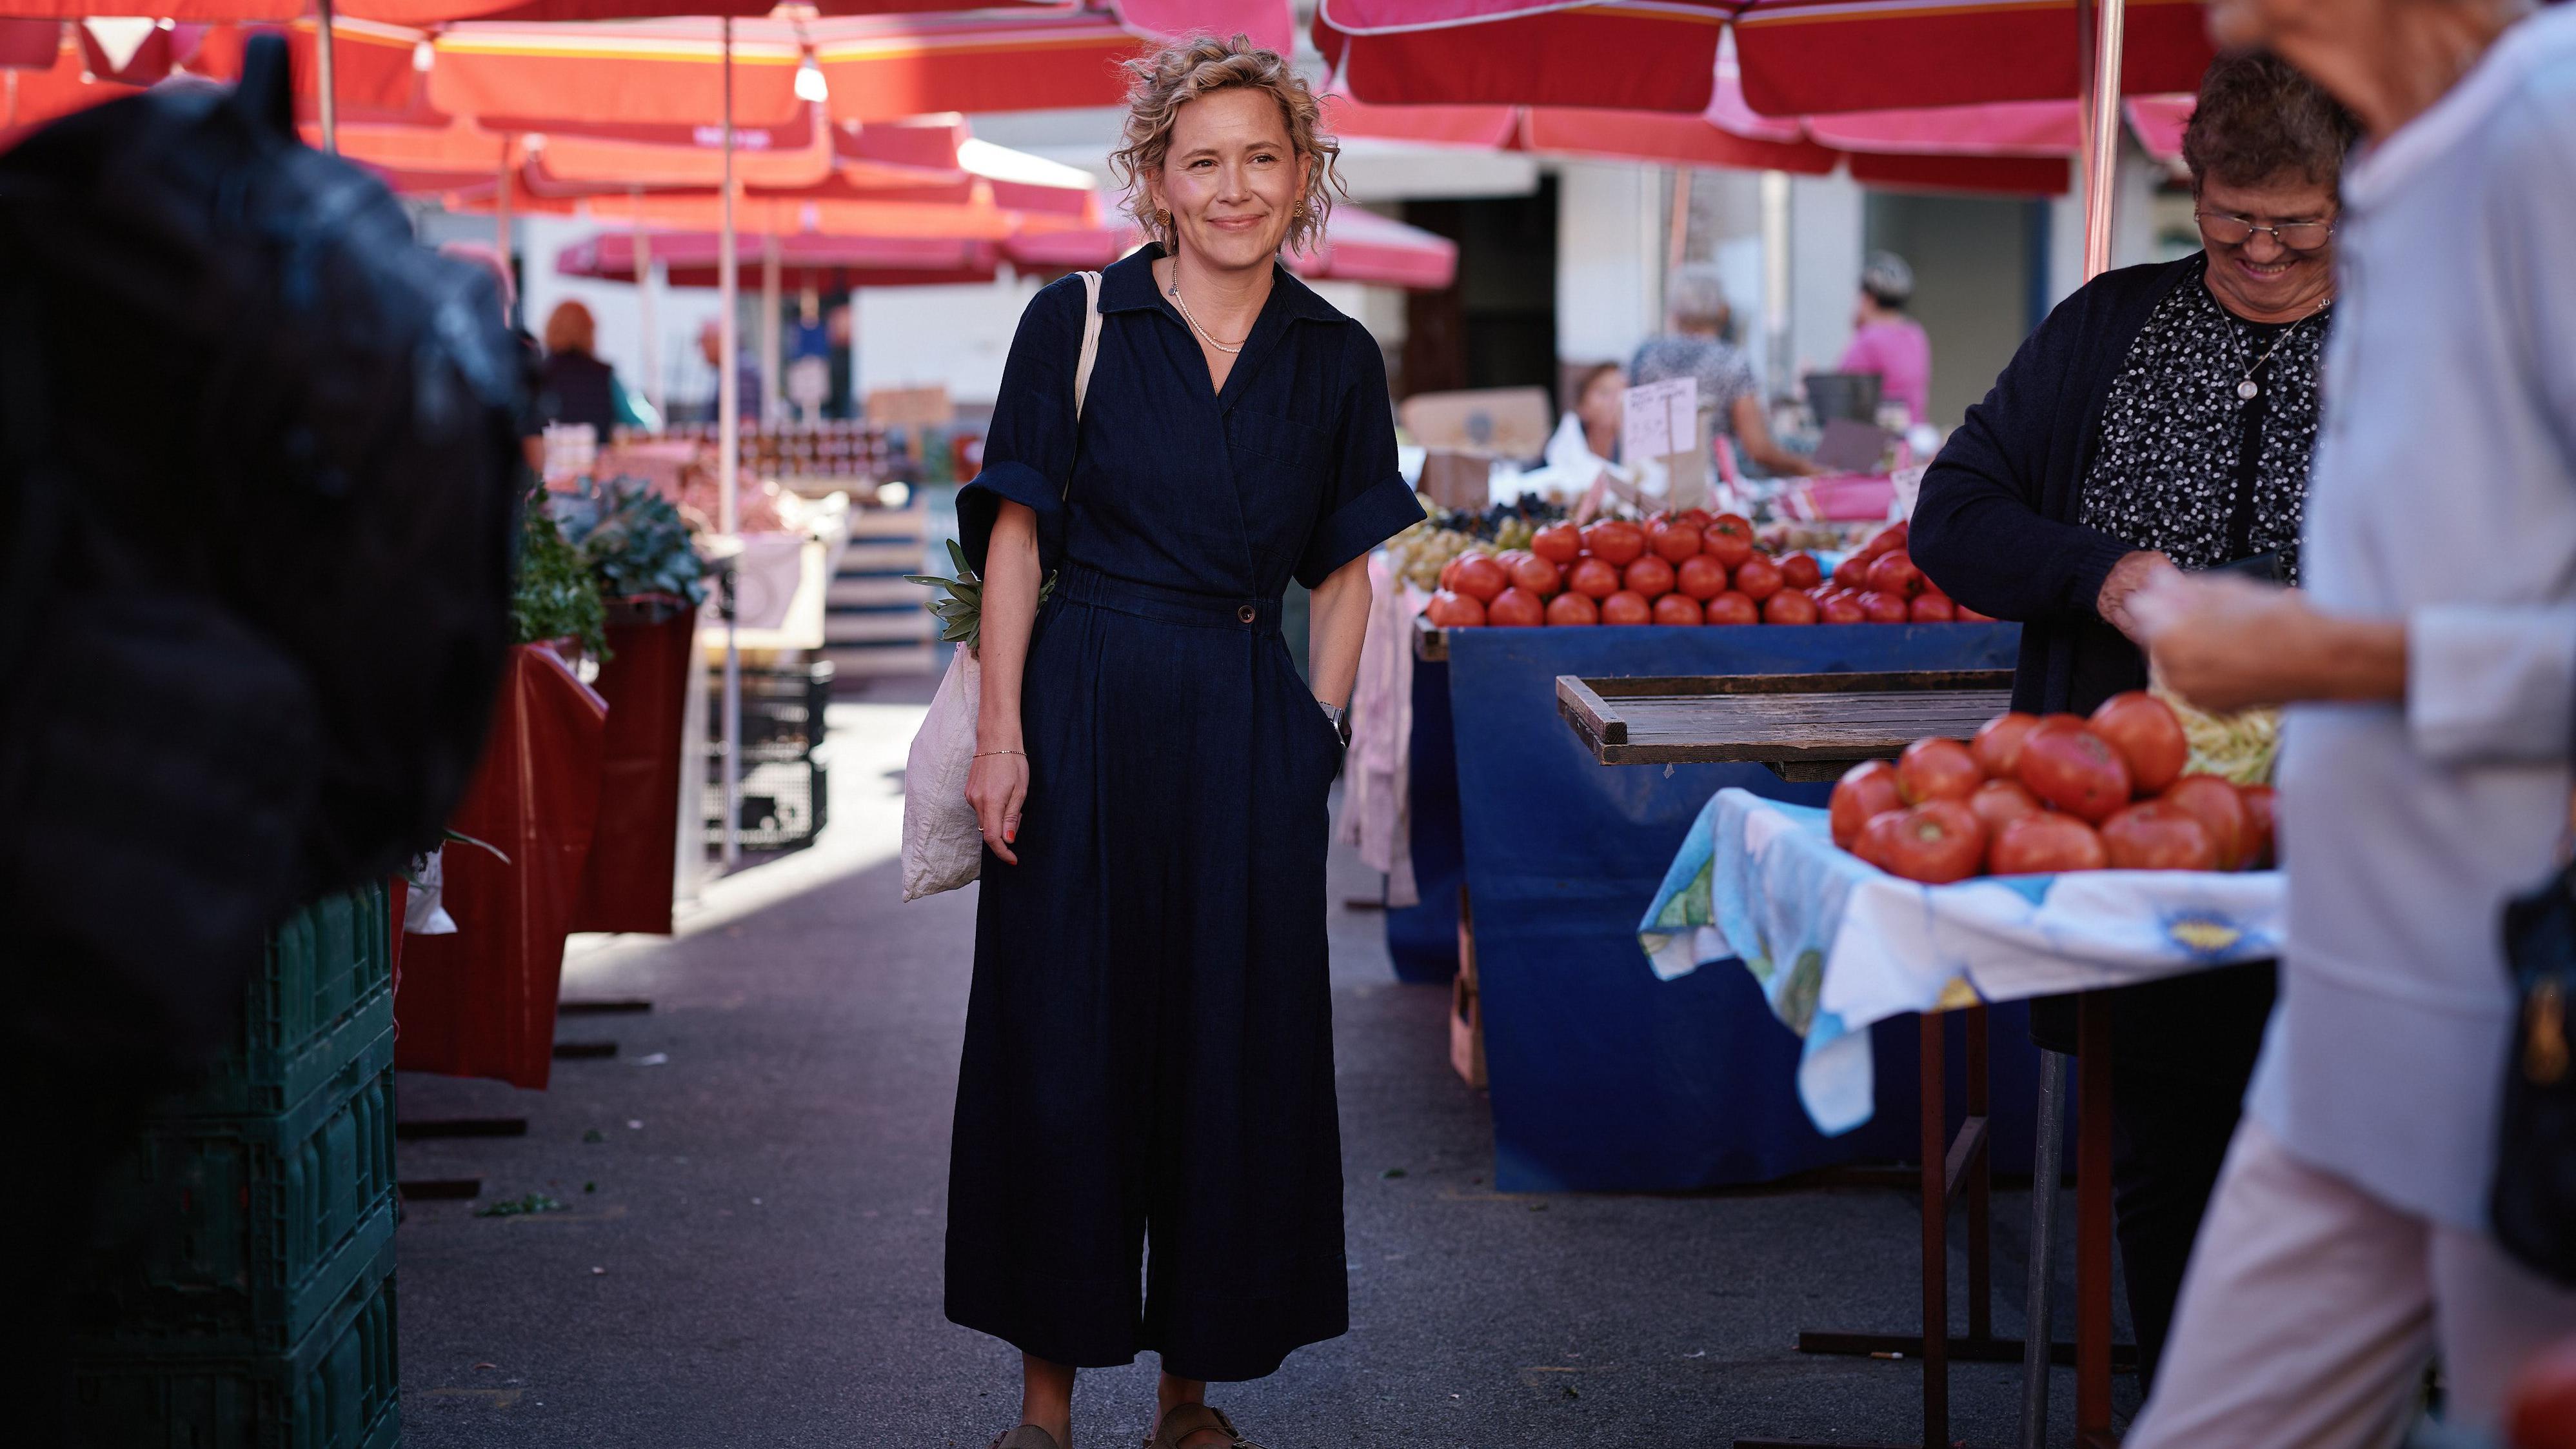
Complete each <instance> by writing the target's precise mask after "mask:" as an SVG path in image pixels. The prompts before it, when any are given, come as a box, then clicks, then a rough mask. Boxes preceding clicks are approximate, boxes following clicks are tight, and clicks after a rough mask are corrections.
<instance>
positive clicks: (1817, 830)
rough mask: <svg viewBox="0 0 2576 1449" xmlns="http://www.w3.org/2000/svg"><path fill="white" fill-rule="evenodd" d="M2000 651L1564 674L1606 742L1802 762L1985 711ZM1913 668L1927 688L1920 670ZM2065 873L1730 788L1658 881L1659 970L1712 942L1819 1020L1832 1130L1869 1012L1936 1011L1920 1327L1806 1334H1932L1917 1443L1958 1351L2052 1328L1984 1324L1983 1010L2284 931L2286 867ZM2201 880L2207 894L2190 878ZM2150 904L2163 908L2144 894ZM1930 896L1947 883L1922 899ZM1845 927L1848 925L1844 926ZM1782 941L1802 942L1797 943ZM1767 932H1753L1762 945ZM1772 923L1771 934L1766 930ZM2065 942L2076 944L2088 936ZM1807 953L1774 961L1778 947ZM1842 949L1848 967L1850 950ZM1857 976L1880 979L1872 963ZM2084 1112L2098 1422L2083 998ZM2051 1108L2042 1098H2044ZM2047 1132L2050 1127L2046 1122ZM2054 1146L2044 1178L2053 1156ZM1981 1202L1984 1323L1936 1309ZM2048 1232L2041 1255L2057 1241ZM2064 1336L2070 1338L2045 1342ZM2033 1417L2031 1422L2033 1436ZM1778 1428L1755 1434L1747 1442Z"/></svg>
mask: <svg viewBox="0 0 2576 1449" xmlns="http://www.w3.org/2000/svg"><path fill="white" fill-rule="evenodd" d="M1997 676H2001V678H2002V679H2006V680H2008V679H2009V674H2008V672H2004V671H1991V672H1984V671H1951V672H1946V673H1943V672H1923V671H1917V672H1914V673H1911V674H1882V675H1880V676H1877V677H1876V678H1871V677H1869V676H1863V675H1842V676H1823V677H1818V678H1813V679H1810V680H1807V681H1804V682H1803V684H1802V683H1801V682H1799V681H1796V680H1794V679H1792V678H1784V677H1783V676H1733V677H1730V676H1716V677H1707V678H1697V679H1636V678H1625V679H1622V678H1590V679H1586V678H1580V677H1576V676H1570V675H1569V676H1563V677H1561V678H1560V679H1559V680H1558V689H1557V695H1558V701H1559V709H1560V711H1561V713H1563V715H1564V716H1565V718H1566V720H1567V722H1568V724H1569V726H1570V727H1571V728H1572V730H1573V732H1574V733H1575V735H1576V736H1577V737H1578V738H1580V739H1581V740H1582V741H1583V743H1584V745H1585V747H1586V748H1587V749H1588V750H1589V751H1590V752H1591V753H1592V755H1593V758H1595V759H1596V760H1599V761H1601V762H1602V763H1604V764H1615V763H1667V764H1669V763H1676V762H1715V761H1726V762H1742V761H1746V760H1753V761H1757V762H1760V763H1763V764H1767V765H1770V766H1772V767H1773V768H1774V769H1775V770H1780V771H1782V772H1784V773H1785V772H1787V771H1791V770H1796V771H1802V772H1805V771H1825V770H1831V769H1835V768H1838V767H1839V766H1847V765H1848V764H1849V763H1850V762H1852V761H1856V760H1862V759H1880V758H1887V757H1889V756H1892V755H1894V754H1896V753H1897V752H1898V751H1899V750H1901V749H1902V748H1903V747H1904V745H1906V744H1908V743H1910V742H1912V741H1913V740H1915V739H1918V738H1921V737H1923V736H1925V735H1945V736H1952V737H1956V736H1959V735H1964V734H1966V733H1968V732H1969V731H1970V730H1971V729H1972V728H1973V727H1974V725H1976V724H1977V723H1981V722H1982V721H1983V720H1984V719H1986V718H1989V717H1991V715H1992V714H1994V713H1996V712H1999V710H2000V709H2001V708H2002V707H2003V700H2002V699H2001V698H2000V697H1998V696H1996V695H1995V694H1994V692H1993V690H1992V686H1993V685H1994V684H1995V683H1996V682H1998V681H1997ZM1909 686H1910V689H1909ZM2066 879H2071V880H2077V881H2080V884H2079V885H2076V886H2071V887H2067V888H2065V890H2064V891H2063V897H2062V898H2061V899H2059V900H2058V901H2057V902H2056V905H2055V906H2054V907H2052V906H2051V905H2050V904H2049V902H2050V898H2051V897H2052V896H2055V895H2059V893H2060V892H2059V885H2058V882H2059V880H2060V878H2056V877H2022V878H2017V879H2015V880H2013V881H2010V882H2004V881H1970V882H1963V883H1961V884H1959V885H1956V886H1944V887H1924V886H1917V885H1914V884H1912V883H1910V882H1904V881H1899V880H1896V879H1895V878H1893V877H1890V876H1887V875H1886V874H1885V873H1883V872H1880V871H1878V870H1877V869H1875V868H1874V867H1870V866H1867V865H1865V864H1862V863H1861V862H1859V861H1857V860H1855V859H1853V858H1852V857H1850V856H1848V855H1847V854H1845V853H1843V852H1841V851H1839V850H1836V849H1835V848H1834V847H1833V846H1832V844H1831V841H1830V839H1829V838H1828V836H1827V830H1826V825H1825V821H1824V818H1823V812H1821V811H1818V810H1815V809H1813V808H1810V807H1801V806H1795V805H1784V804H1781V803H1779V802H1775V801H1768V800H1761V799H1758V798H1756V797H1754V796H1753V795H1751V794H1749V793H1747V792H1744V791H1740V790H1724V791H1720V792H1719V793H1718V794H1717V796H1716V797H1715V798H1714V799H1712V800H1711V801H1710V802H1709V803H1708V805H1707V807H1706V808H1705V809H1704V810H1703V811H1702V813H1701V817H1700V820H1699V821H1698V823H1697V824H1696V825H1695V826H1694V828H1693V831H1692V834H1691V836H1690V838H1689V839H1688V840H1687V841H1686V842H1685V844H1684V846H1683V849H1682V851H1681V853H1680V856H1679V858H1677V859H1676V861H1675V862H1674V865H1673V869H1672V872H1671V873H1670V875H1669V876H1668V878H1667V880H1666V883H1665V887H1664V890H1663V891H1662V892H1660V893H1659V894H1658V897H1657V900H1656V903H1655V906H1654V908H1653V909H1651V910H1650V911H1649V912H1648V915H1647V920H1646V922H1645V924H1644V925H1643V926H1641V928H1640V933H1641V936H1642V937H1643V939H1644V940H1645V942H1646V944H1647V947H1648V950H1649V954H1650V957H1651V958H1652V959H1653V960H1654V961H1655V963H1656V974H1657V975H1658V976H1663V977H1666V978H1667V979H1669V978H1671V977H1674V976H1678V975H1681V974H1684V973H1686V972H1689V971H1691V970H1693V969H1695V968H1696V967H1697V966H1698V965H1701V964H1704V963H1706V962H1708V961H1714V960H1720V959H1725V958H1727V957H1730V956H1734V957H1739V958H1742V959H1744V960H1745V962H1746V965H1747V967H1748V969H1749V970H1751V971H1752V972H1753V974H1754V975H1755V976H1756V977H1757V978H1758V979H1761V980H1762V981H1763V983H1764V986H1765V994H1766V995H1768V996H1770V997H1771V999H1772V1001H1773V1005H1774V1009H1775V1011H1778V1012H1779V1013H1780V1014H1781V1016H1782V1019H1783V1020H1784V1021H1786V1022H1787V1023H1788V1024H1789V1025H1790V1026H1791V1028H1792V1029H1793V1030H1796V1031H1797V1032H1798V1033H1799V1035H1800V1036H1801V1037H1802V1038H1804V1039H1805V1043H1806V1045H1805V1050H1804V1053H1803V1055H1802V1060H1801V1063H1800V1067H1799V1087H1800V1095H1801V1097H1802V1098H1803V1099H1804V1100H1805V1101H1806V1102H1807V1105H1808V1109H1809V1112H1810V1115H1811V1116H1813V1117H1815V1118H1816V1119H1817V1121H1818V1125H1820V1126H1822V1127H1824V1128H1826V1129H1827V1130H1833V1131H1840V1130H1848V1129H1850V1128H1851V1127H1854V1126H1857V1125H1858V1124H1859V1123H1861V1122H1863V1121H1866V1120H1867V1119H1868V1117H1869V1115H1870V1109H1869V1106H1868V1102H1869V1099H1870V1092H1871V1087H1870V1083H1869V1071H1870V1066H1869V1057H1868V1053H1867V1052H1866V1051H1865V1050H1860V1049H1859V1046H1860V1043H1862V1042H1864V1041H1865V1040H1866V1037H1865V1035H1863V1033H1864V1032H1865V1031H1866V1029H1867V1027H1868V1026H1869V1025H1870V1024H1872V1023H1874V1022H1876V1021H1879V1020H1883V1019H1886V1018H1887V1017H1890V1016H1894V1015H1900V1014H1902V1013H1904V1012H1907V1011H1912V1012H1917V1013H1920V1016H1921V1027H1920V1030H1921V1032H1922V1039H1923V1048H1922V1050H1923V1063H1924V1074H1923V1082H1922V1085H1921V1088H1920V1091H1921V1093H1922V1101H1923V1112H1922V1123H1921V1126H1922V1148H1923V1177H1922V1194H1923V1305H1924V1306H1923V1312H1924V1323H1925V1325H1926V1330H1927V1331H1926V1332H1925V1333H1924V1334H1922V1335H1906V1336H1901V1337H1887V1336H1881V1335H1857V1334H1802V1335H1800V1339H1799V1347H1800V1349H1801V1350H1803V1351H1806V1352H1819V1353H1864V1352H1866V1353H1891V1352H1892V1353H1900V1354H1902V1353H1919V1354H1921V1355H1922V1357H1923V1358H1924V1361H1925V1362H1924V1428H1923V1443H1925V1444H1926V1445H1946V1444H1948V1443H1949V1442H1950V1439H1949V1433H1948V1428H1949V1406H1948V1392H1947V1381H1946V1380H1947V1372H1948V1363H1949V1360H1950V1359H1952V1358H1972V1359H1981V1360H1992V1359H1994V1358H1997V1357H2011V1356H2023V1357H2024V1362H2025V1364H2026V1366H2027V1367H2029V1368H2030V1369H2032V1370H2033V1371H2037V1358H2038V1355H2037V1353H2036V1352H2033V1351H2030V1350H2029V1349H2028V1347H2027V1346H2025V1345H2022V1344H2015V1343H2011V1341H2009V1340H1998V1339H1995V1338H1993V1337H1992V1335H1991V1332H1990V1330H1989V1323H1990V1320H1989V1302H1988V1299H1989V1284H1988V1280H1987V1271H1986V1252H1985V1246H1986V1245H1985V1238H1986V1229H1987V1224H1986V1221H1985V1190H1986V1181H1985V1179H1986V1177H1987V1166H1986V1159H1987V1158H1988V1156H1989V1155H1990V1152H1991V1146H1990V1138H1989V1135H1988V1132H1987V1130H1986V1124H1985V1121H1984V1120H1983V1119H1984V1115H1985V1108H1986V1106H1987V1100H1986V1094H1985V1091H1984V1075H1985V1074H1984V1070H1983V1066H1984V1064H1983V1062H1982V1060H1980V1058H1982V1056H1983V1054H1984V1048H1985V1045H1986V1043H1985V1036H1986V1033H1985V1031H1984V1030H1983V1021H1982V1019H1983V1017H1984V1016H1985V1013H1986V1008H1987V1005H1988V1004H1990V1003H1995V1002H2000V1001H2008V1000H2019V999H2027V998H2029V997H2032V996H2038V995H2048V994H2055V993H2058V992H2064V991H2070V990H2081V989H2087V988H2098V987H2107V986H2114V985H2123V984H2128V983H2131V982H2135V981H2142V980H2149V979H2154V978H2156V977H2159V976H2165V975H2174V974H2180V973H2182V972H2186V971H2192V970H2199V969H2204V968H2207V967H2210V966H2216V965H2222V964H2227V963H2229V962H2232V961H2237V960H2251V959H2258V958H2260V957H2262V956H2264V955H2267V954H2269V953H2270V952H2271V950H2272V943H2273V942H2274V941H2276V940H2277V939H2278V936H2279V929H2278V921H2277V916H2278V913H2279V908H2280V905H2279V903H2280V878H2279V876H2278V875H2277V874H2274V873H2248V874H2242V875H2234V876H2215V875H2207V876H2204V875H2191V876H2183V875H2180V874H2165V875H2162V876H2161V877H2160V878H2153V879H2151V880H2150V881H2149V882H2146V883H2141V882H2140V880H2139V878H2138V873H2131V872H2100V873H2095V874H2092V875H2089V876H2087V877H2070V878H2066ZM2184 897H2188V898H2189V899H2187V900H2186V899H2183V898H2184ZM2144 904H2159V905H2160V906H2161V908H2160V909H2157V910H2154V911H2151V912H2150V911H2143V910H2141V909H2140V907H2141V906H2142V905H2144ZM1927 907H1929V908H1928V909H1927ZM1847 938H1848V939H1847ZM1782 943H1786V944H1785V946H1784V945H1783V944H1782ZM1748 945H1749V946H1751V947H1752V948H1753V949H1751V950H1747V949H1745V948H1746V947H1747V946H1748ZM1766 947H1767V950H1766V949H1765V948H1766ZM2070 947H2071V949H2070ZM1783 961H1786V962H1788V963H1789V965H1788V969H1786V970H1781V969H1779V963H1781V962H1783ZM1838 968H1839V971H1838ZM1862 977H1870V978H1872V979H1868V980H1861V979H1860V978H1862ZM1953 1010H1956V1011H1959V1012H1960V1013H1961V1014H1962V1015H1963V1016H1964V1017H1966V1019H1967V1023H1968V1026H1967V1034H1968V1055H1969V1057H1970V1063H1969V1089H1968V1098H1969V1100H1968V1108H1969V1116H1968V1121H1967V1123H1966V1124H1965V1125H1963V1127H1962V1129H1961V1131H1960V1133H1959V1134H1958V1136H1957V1137H1956V1138H1955V1139H1949V1138H1946V1136H1945V1132H1944V1119H1943V1114H1942V1112H1941V1111H1940V1110H1939V1107H1938V1105H1937V1103H1938V1099H1939V1094H1940V1092H1941V1090H1942V1085H1943V1084H1942V1079H1941V1077H1940V1075H1938V1073H1937V1071H1936V1068H1935V1065H1934V1064H1935V1063H1936V1061H1937V1060H1938V1056H1937V1054H1938V1053H1939V1052H1940V1051H1941V1049H1942V1045H1943V1040H1942V1039H1943V1029H1942V1026H1941V1020H1942V1017H1943V1016H1944V1015H1946V1014H1947V1013H1949V1012H1950V1011H1953ZM2083 1016H2084V1025H2083V1028H2082V1031H2083V1038H2082V1039H2083V1046H2084V1052H2083V1056H2082V1061H2083V1078H2084V1080H2083V1093H2082V1097H2083V1113H2082V1116H2083V1121H2082V1124H2081V1127H2080V1129H2079V1134H2078V1144H2079V1146H2078V1182H2077V1204H2078V1205H2077V1232H2078V1248H2077V1321H2076V1343H2075V1355H2074V1356H2075V1360H2076V1369H2077V1398H2076V1431H2077V1439H2078V1442H2079V1443H2080V1444H2085V1445H2096V1444H2108V1443H2111V1442H2115V1441H2114V1440H2113V1439H2112V1437H2111V1432H2110V1402H2111V1400H2110V1374H2111V1369H2112V1352H2113V1346H2112V1344H2111V1313H2110V1310H2111V1290H2110V1227H2111V1202H2110V1132H2109V1126H2110V1122H2109V1112H2110V1087H2109V1071H2108V1066H2109V1051H2108V1044H2107V1040H2106V1038H2105V1036H2104V1033H2103V1030H2102V1021H2101V1016H2100V1013H2099V1012H2098V1011H2096V1010H2093V1009H2091V1008H2090V1007H2089V1006H2088V1008H2087V1009H2086V1010H2085V1012H2084V1013H2083ZM2049 1115H2050V1114H2049V1113H2047V1112H2046V1111H2043V1113H2042V1120H2043V1121H2044V1122H2045V1121H2047V1120H2048V1118H2049ZM2051 1135H2053V1134H2051ZM2054 1156H2055V1154H2054V1153H2053V1152H2050V1151H2048V1150H2046V1145H2045V1144H2044V1145H2043V1150H2042V1152H2041V1154H2040V1158H2041V1170H2040V1172H2039V1173H2038V1174H2037V1179H2038V1181H2040V1182H2044V1181H2047V1180H2049V1179H2052V1178H2053V1177H2054V1176H2055V1170H2054ZM2034 1187H2035V1190H2036V1188H2037V1183H2036V1182H2035V1184H2034ZM1963 1191H1964V1192H1965V1193H1966V1194H1967V1196H1968V1213H1969V1244H1968V1255H1969V1331H1968V1335H1967V1337H1966V1338H1964V1339H1961V1338H1955V1337H1951V1336H1949V1335H1948V1334H1946V1333H1938V1334H1936V1333H1931V1332H1930V1331H1929V1328H1930V1325H1931V1324H1932V1323H1934V1322H1936V1321H1937V1322H1941V1323H1943V1324H1944V1325H1946V1323H1947V1321H1948V1301H1949V1295H1948V1255H1947V1217H1948V1206H1949V1204H1950V1203H1951V1202H1953V1201H1955V1200H1956V1199H1957V1197H1958V1196H1959V1195H1960V1194H1961V1192H1963ZM2041 1253H2042V1250H2041V1249H2040V1248H2039V1247H2038V1245H2037V1244H2036V1243H2035V1244H2034V1261H2035V1263H2036V1262H2039V1261H2044V1259H2043V1258H2042V1256H2041ZM2034 1274H2035V1277H2034V1284H2035V1285H2036V1286H2035V1289H2034V1298H2033V1303H2034V1311H2033V1313H2032V1314H2031V1321H2032V1324H2033V1326H2034V1328H2033V1332H2034V1338H2035V1339H2036V1338H2037V1336H2038V1334H2039V1332H2040V1331H2042V1330H2043V1329H2044V1327H2045V1324H2046V1322H2047V1313H2046V1304H2045V1300H2044V1298H2042V1297H2040V1296H2038V1295H2040V1294H2042V1293H2044V1292H2045V1284H2046V1281H2047V1280H2046V1274H2045V1272H2044V1271H2042V1270H2040V1269H2038V1268H2036V1267H2035V1268H2034ZM2048 1347H2049V1357H2050V1359H2052V1360H2054V1359H2056V1358H2057V1357H2058V1350H2057V1346H2056V1345H2054V1344H2050V1345H2049V1346H2048ZM2034 1428H2035V1425H2034V1424H2032V1423H2030V1422H2027V1421H2026V1423H2025V1442H2035V1441H2034V1440H2032V1439H2031V1437H2030V1436H2031V1433H2032V1431H2033V1429H2034ZM1775 1442H1777V1441H1763V1440H1738V1441H1737V1443H1738V1444H1739V1445H1740V1446H1747V1449H1752V1446H1764V1445H1768V1444H1771V1443H1775Z"/></svg>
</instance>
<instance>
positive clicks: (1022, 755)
mask: <svg viewBox="0 0 2576 1449" xmlns="http://www.w3.org/2000/svg"><path fill="white" fill-rule="evenodd" d="M994 755H1018V756H1019V757H1020V758H1021V759H1023V760H1025V759H1027V758H1028V753H1027V752H1026V751H1024V750H986V751H984V752H983V753H982V754H979V755H976V756H975V757H974V758H976V759H979V760H982V759H989V758H991V757H992V756H994Z"/></svg>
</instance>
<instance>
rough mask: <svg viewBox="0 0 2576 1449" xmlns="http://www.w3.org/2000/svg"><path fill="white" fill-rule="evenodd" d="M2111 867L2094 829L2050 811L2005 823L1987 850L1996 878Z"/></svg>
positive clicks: (1988, 859) (2100, 839)
mask: <svg viewBox="0 0 2576 1449" xmlns="http://www.w3.org/2000/svg"><path fill="white" fill-rule="evenodd" d="M1999 783H2000V782H1999ZM2110 863H2111V859H2110V856H2109V855H2108V854H2107V853H2106V852H2105V851H2104V850H2103V849H2102V837H2101V836H2100V835H2098V834H2095V833H2094V830H2093V827H2092V826H2090V825H2087V824H2085V823H2084V822H2083V821H2081V820H2078V819H2076V818H2075V817H2074V816H2072V815H2060V814H2057V813H2056V812H2054V811H2049V810H2042V811H2039V812H2036V813H2034V814H2030V815H2024V816H2020V817H2019V818H2017V819H2013V820H2008V821H2006V822H2004V823H2003V825H2001V826H2000V827H1998V828H1997V829H1996V831H1995V840H1994V844H1993V845H1991V846H1989V847H1987V850H1986V869H1988V870H1990V871H1992V872H1994V873H1995V874H1996V875H2055V874H2058V873H2059V872H2061V871H2069V870H2100V869H2101V868H2102V867H2104V866H2106V865H2109V864H2110Z"/></svg>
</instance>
